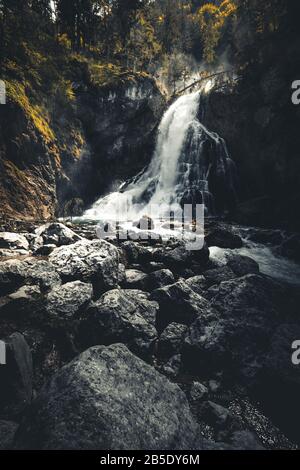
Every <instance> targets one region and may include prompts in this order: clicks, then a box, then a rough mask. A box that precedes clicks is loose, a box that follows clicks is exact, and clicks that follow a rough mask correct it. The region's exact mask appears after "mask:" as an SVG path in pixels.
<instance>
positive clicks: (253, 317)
mask: <svg viewBox="0 0 300 470" xmlns="http://www.w3.org/2000/svg"><path fill="white" fill-rule="evenodd" d="M276 290H278V289H277V284H276V283H273V282H272V281H270V280H269V279H267V278H264V277H263V276H256V275H249V276H245V277H243V278H239V279H235V280H232V281H228V282H223V283H222V284H221V285H220V287H219V289H218V291H217V294H216V295H215V297H213V299H212V302H211V306H212V308H213V309H214V311H216V312H217V314H216V315H208V316H201V317H200V318H199V319H197V320H196V321H195V322H194V323H193V325H192V326H191V327H190V329H189V331H188V334H187V336H186V338H185V343H184V347H183V352H182V354H183V359H184V363H185V364H186V367H191V368H193V367H195V368H196V370H197V373H199V372H200V371H201V372H203V371H204V370H205V371H206V372H208V371H209V372H210V373H211V372H212V370H218V371H220V370H223V369H224V370H230V372H231V374H233V373H235V374H237V375H238V376H239V377H242V378H243V380H244V381H245V383H247V384H248V385H250V384H251V383H252V384H254V383H255V380H256V379H257V378H258V377H259V374H260V373H261V371H262V367H263V363H264V356H265V353H266V351H267V350H268V344H269V342H270V337H271V334H272V332H273V331H274V328H276V325H277V324H278V322H279V311H278V306H279V302H278V300H277V296H276Z"/></svg>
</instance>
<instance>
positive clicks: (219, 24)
mask: <svg viewBox="0 0 300 470" xmlns="http://www.w3.org/2000/svg"><path fill="white" fill-rule="evenodd" d="M236 10H237V8H236V4H235V2H234V1H232V0H224V1H223V2H222V3H221V4H220V5H217V4H214V3H206V4H205V5H203V6H202V7H201V8H200V9H199V10H198V13H197V16H198V21H199V26H200V30H201V33H202V41H203V48H204V51H203V52H204V58H205V60H206V62H207V63H212V62H214V60H215V58H216V49H217V46H218V45H219V42H220V39H221V37H222V34H223V32H224V27H225V26H226V24H227V22H228V20H229V19H230V18H231V17H232V16H234V15H235V13H236Z"/></svg>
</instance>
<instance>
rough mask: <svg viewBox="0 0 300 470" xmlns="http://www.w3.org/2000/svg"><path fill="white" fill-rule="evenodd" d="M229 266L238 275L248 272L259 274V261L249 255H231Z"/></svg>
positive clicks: (241, 275) (244, 274)
mask: <svg viewBox="0 0 300 470" xmlns="http://www.w3.org/2000/svg"><path fill="white" fill-rule="evenodd" d="M227 266H228V268H230V269H231V270H232V271H233V272H234V274H236V276H237V277H243V276H246V275H247V274H259V265H258V263H257V262H256V261H254V260H253V259H252V258H249V257H248V256H239V255H231V256H229V259H228V262H227Z"/></svg>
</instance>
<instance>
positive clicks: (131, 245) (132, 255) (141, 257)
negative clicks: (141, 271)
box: [122, 241, 152, 265]
mask: <svg viewBox="0 0 300 470" xmlns="http://www.w3.org/2000/svg"><path fill="white" fill-rule="evenodd" d="M122 250H123V251H124V253H125V256H126V259H127V262H128V263H129V264H130V265H132V264H145V263H149V262H150V261H151V260H152V253H151V251H150V250H148V249H147V248H145V247H143V246H141V245H139V244H138V243H135V242H133V241H126V242H125V243H123V244H122Z"/></svg>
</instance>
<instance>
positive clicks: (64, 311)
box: [45, 281, 93, 329]
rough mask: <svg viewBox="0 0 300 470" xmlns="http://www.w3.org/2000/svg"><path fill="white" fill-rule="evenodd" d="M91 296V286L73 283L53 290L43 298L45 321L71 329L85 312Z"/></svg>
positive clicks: (78, 282)
mask: <svg viewBox="0 0 300 470" xmlns="http://www.w3.org/2000/svg"><path fill="white" fill-rule="evenodd" d="M92 296H93V286H92V285H91V284H85V283H83V282H81V281H74V282H69V283H67V284H64V285H63V286H60V287H56V288H54V289H53V290H52V291H51V292H50V293H49V294H48V295H47V296H46V298H45V309H46V312H47V321H49V320H50V322H51V324H53V325H55V326H64V327H65V328H69V329H70V328H72V326H74V325H75V323H76V322H77V321H78V320H79V318H80V315H81V314H82V313H83V312H84V311H85V310H86V308H87V307H88V305H89V303H90V302H91V300H92Z"/></svg>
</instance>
